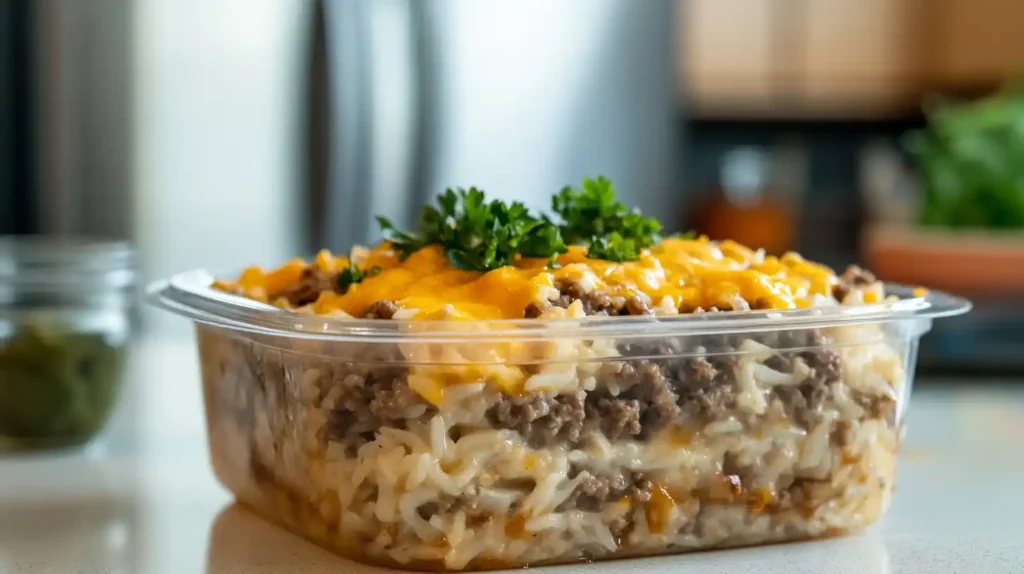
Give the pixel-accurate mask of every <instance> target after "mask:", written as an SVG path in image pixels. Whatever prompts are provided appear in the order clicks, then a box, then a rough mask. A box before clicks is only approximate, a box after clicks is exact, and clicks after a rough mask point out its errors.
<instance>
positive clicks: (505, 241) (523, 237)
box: [377, 187, 566, 271]
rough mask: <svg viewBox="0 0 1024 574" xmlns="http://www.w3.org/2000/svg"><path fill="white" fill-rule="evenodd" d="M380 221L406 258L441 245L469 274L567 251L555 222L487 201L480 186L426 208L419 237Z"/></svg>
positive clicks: (454, 192)
mask: <svg viewBox="0 0 1024 574" xmlns="http://www.w3.org/2000/svg"><path fill="white" fill-rule="evenodd" d="M377 222H378V223H379V224H380V226H381V230H382V231H383V232H384V237H385V238H386V239H387V240H388V241H390V242H391V244H392V245H393V246H394V247H395V249H397V250H398V252H399V255H400V257H401V258H402V259H405V258H406V257H408V256H409V255H412V254H413V253H415V252H416V251H418V250H420V249H422V248H423V247H425V246H427V245H441V247H442V248H443V249H444V251H445V255H446V256H447V257H448V259H449V260H450V261H451V262H452V265H454V266H455V267H456V268H459V269H465V270H470V271H490V270H492V269H497V268H499V267H504V266H506V265H510V264H512V262H513V260H514V259H515V256H516V255H520V256H523V257H554V256H556V255H557V254H559V253H564V252H565V251H566V247H565V243H564V242H563V241H562V237H561V234H560V232H559V229H558V228H557V227H556V226H555V225H554V224H552V223H551V222H550V221H548V220H546V219H542V218H538V217H534V216H533V215H532V214H531V213H530V211H529V210H528V209H527V208H526V206H525V205H523V204H522V203H519V202H513V203H511V204H506V203H504V202H502V201H499V200H492V201H487V199H486V196H485V195H484V192H483V191H481V190H479V189H477V188H475V187H473V188H470V189H469V190H465V189H458V190H453V189H448V190H446V191H445V192H444V193H443V194H441V195H440V196H438V198H437V206H436V207H435V206H432V205H428V206H425V207H424V208H423V212H422V214H421V215H420V220H419V224H418V226H417V230H416V231H415V232H404V231H401V230H399V229H397V228H396V227H395V225H394V224H393V223H391V221H389V220H388V219H387V218H384V217H378V218H377Z"/></svg>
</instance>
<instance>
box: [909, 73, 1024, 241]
mask: <svg viewBox="0 0 1024 574" xmlns="http://www.w3.org/2000/svg"><path fill="white" fill-rule="evenodd" d="M905 143H906V146H907V148H908V150H909V151H910V152H911V154H912V155H913V156H914V159H915V160H916V163H917V167H918V172H919V173H920V176H921V182H922V191H923V194H922V197H921V201H920V213H919V214H918V217H919V221H920V222H921V223H923V224H925V225H935V226H942V227H979V228H1016V229H1020V228H1024V162H1022V161H1021V158H1022V157H1024V90H1021V89H1020V88H1019V87H1010V88H1008V89H1007V90H1005V91H1004V92H1003V93H1000V94H997V95H994V96H992V97H989V98H984V99H981V100H978V101H975V102H969V103H962V104H956V105H953V104H945V105H942V106H940V107H937V108H936V109H934V110H931V112H930V113H929V114H928V126H927V128H926V129H923V130H917V131H913V132H910V133H908V134H907V137H906V139H905Z"/></svg>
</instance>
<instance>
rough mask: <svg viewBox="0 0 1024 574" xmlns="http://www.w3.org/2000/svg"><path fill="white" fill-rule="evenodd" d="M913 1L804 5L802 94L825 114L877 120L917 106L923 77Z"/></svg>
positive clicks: (839, 0) (833, 0)
mask: <svg viewBox="0 0 1024 574" xmlns="http://www.w3.org/2000/svg"><path fill="white" fill-rule="evenodd" d="M918 10H919V3H918V2H917V1H915V0H858V1H856V2H850V1H849V0H814V1H811V2H807V3H805V4H804V5H803V10H802V14H803V17H804V22H805V24H804V26H803V29H802V30H800V31H799V32H798V33H799V34H800V36H801V39H800V41H801V49H800V50H799V53H798V58H799V59H800V62H801V66H800V68H801V69H800V75H799V78H800V79H799V82H800V92H801V95H802V98H801V101H802V103H803V105H804V106H806V107H807V108H809V109H812V110H818V111H820V112H823V113H837V114H845V115H864V114H868V115H876V114H885V113H899V112H902V111H905V110H906V109H907V108H908V107H910V106H914V105H915V104H916V103H917V101H918V98H919V95H920V89H921V78H922V75H923V74H922V71H923V68H922V60H921V58H922V54H921V46H920V43H921V42H920V39H921V37H920V36H919V35H918V34H917V33H916V32H915V30H916V26H917V25H918V20H917V17H918V16H919V14H918Z"/></svg>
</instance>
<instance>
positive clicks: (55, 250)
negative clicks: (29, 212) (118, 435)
mask: <svg viewBox="0 0 1024 574" xmlns="http://www.w3.org/2000/svg"><path fill="white" fill-rule="evenodd" d="M134 287H135V252H134V250H133V249H132V247H131V246H129V245H127V244H125V243H120V242H106V241H90V240H81V239H70V238H52V237H0V451H2V450H8V451H10V450H34V449H46V448H60V447H68V446H73V445H81V444H84V443H86V442H88V441H89V440H90V439H92V438H93V437H94V436H95V435H96V434H97V433H98V432H99V431H100V430H101V429H102V428H103V427H104V426H105V425H106V423H107V420H108V419H109V418H110V413H111V412H112V411H113V407H114V404H115V403H116V401H117V397H118V395H119V394H120V388H121V383H122V376H123V371H124V364H125V355H126V351H127V345H128V341H129V335H130V332H131V330H132V329H131V324H132V320H131V314H132V312H133V310H134V300H135V296H134V294H135V290H134Z"/></svg>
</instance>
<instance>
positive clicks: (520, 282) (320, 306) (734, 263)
mask: <svg viewBox="0 0 1024 574" xmlns="http://www.w3.org/2000/svg"><path fill="white" fill-rule="evenodd" d="M353 257H354V259H355V260H356V263H357V265H358V266H359V268H360V269H363V270H369V269H374V271H375V274H374V273H369V274H368V276H367V277H365V278H364V279H363V280H362V281H361V282H359V283H356V284H353V285H351V286H350V287H349V288H348V289H347V291H346V292H345V293H337V292H333V291H325V292H322V293H320V295H319V298H318V299H317V300H316V301H315V302H314V303H312V309H311V310H312V311H313V312H315V313H317V314H332V313H336V312H338V311H341V312H344V313H346V314H348V315H352V316H361V315H362V314H363V313H364V312H365V311H366V309H367V308H369V307H370V306H371V305H372V304H373V303H375V302H377V301H381V300H389V301H393V302H395V304H396V305H397V306H398V307H399V308H400V309H404V310H408V313H406V315H405V316H408V317H410V318H415V319H454V320H460V319H461V320H486V319H521V318H523V316H524V312H525V310H526V309H527V307H529V306H530V305H531V304H543V303H544V302H546V301H548V300H552V299H555V298H557V297H558V295H559V292H558V290H557V288H556V285H559V284H561V283H562V282H566V281H570V282H576V283H579V284H580V285H583V286H585V288H586V290H587V291H589V290H591V289H593V290H596V291H599V292H604V293H607V294H608V295H611V296H623V297H629V296H634V295H636V296H641V297H645V298H647V299H649V301H650V303H651V305H652V306H656V307H662V308H672V309H676V310H679V311H681V312H688V311H692V310H694V309H696V308H704V309H708V308H710V307H718V308H721V309H742V308H744V306H750V307H754V308H759V309H790V308H796V307H808V306H811V305H812V304H813V301H814V300H815V298H817V297H828V296H830V294H831V293H832V288H833V286H834V285H835V284H836V282H837V277H836V274H835V273H834V272H833V271H832V270H831V269H829V268H828V267H825V266H823V265H819V264H816V263H813V262H809V261H806V260H804V259H803V258H802V257H800V256H799V255H797V254H795V253H787V254H786V255H783V256H782V257H774V256H765V255H764V254H763V252H758V251H754V250H752V249H750V248H747V247H745V246H743V245H740V244H738V243H735V242H732V241H722V242H715V241H710V240H709V239H708V238H706V237H700V238H697V239H665V240H663V241H661V242H660V243H658V244H656V245H654V246H653V247H652V248H650V249H648V250H645V251H644V252H643V253H642V255H641V257H640V258H639V259H638V260H636V261H630V262H625V263H615V262H611V261H604V260H596V259H589V258H587V256H586V250H585V249H584V248H581V247H570V248H569V251H568V252H567V253H565V254H563V255H562V256H560V257H559V258H558V265H557V266H549V265H548V261H547V260H544V259H541V260H535V259H520V260H519V261H517V262H516V264H515V265H514V266H508V267H502V268H499V269H495V270H493V271H489V272H486V273H480V272H474V271H463V270H459V269H456V268H454V267H453V266H452V265H451V263H450V262H449V260H448V258H447V257H445V255H444V253H443V252H442V250H441V248H440V247H439V246H428V247H425V248H423V249H421V250H419V251H417V252H415V253H413V254H412V255H410V256H409V257H408V258H406V259H405V260H400V258H399V257H398V254H397V253H396V252H395V251H394V250H393V249H392V248H391V246H390V244H388V243H386V242H385V243H382V244H380V245H379V246H377V247H376V248H374V249H372V250H369V251H365V250H364V251H362V252H359V253H357V254H354V255H353ZM349 265H351V261H349V259H348V258H346V257H334V256H332V255H331V254H330V253H328V252H326V251H322V252H321V253H320V254H318V255H317V257H316V259H315V260H314V261H313V262H312V263H306V262H305V261H303V260H301V259H295V260H292V261H289V262H287V263H285V264H284V265H283V266H281V267H279V268H278V269H274V270H271V271H264V270H262V269H260V268H258V267H251V268H248V269H246V270H245V271H244V272H243V273H242V274H241V276H240V277H239V278H238V279H237V280H236V281H233V282H225V281H218V282H216V283H215V287H216V288H219V289H223V290H226V291H231V292H235V293H239V294H242V295H245V296H248V297H252V298H254V299H258V300H261V301H265V302H269V303H273V304H275V305H279V306H281V307H285V308H288V303H287V301H286V300H284V299H283V298H281V295H282V294H283V293H284V292H285V291H286V290H287V289H288V288H289V287H291V286H294V285H296V284H297V283H298V282H299V281H300V280H301V278H302V276H303V271H304V270H305V269H307V268H315V269H317V270H319V271H320V272H322V273H324V274H325V275H330V274H332V273H335V274H336V273H338V272H340V271H342V270H344V269H345V268H346V267H348V266H349ZM307 273H308V271H307Z"/></svg>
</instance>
